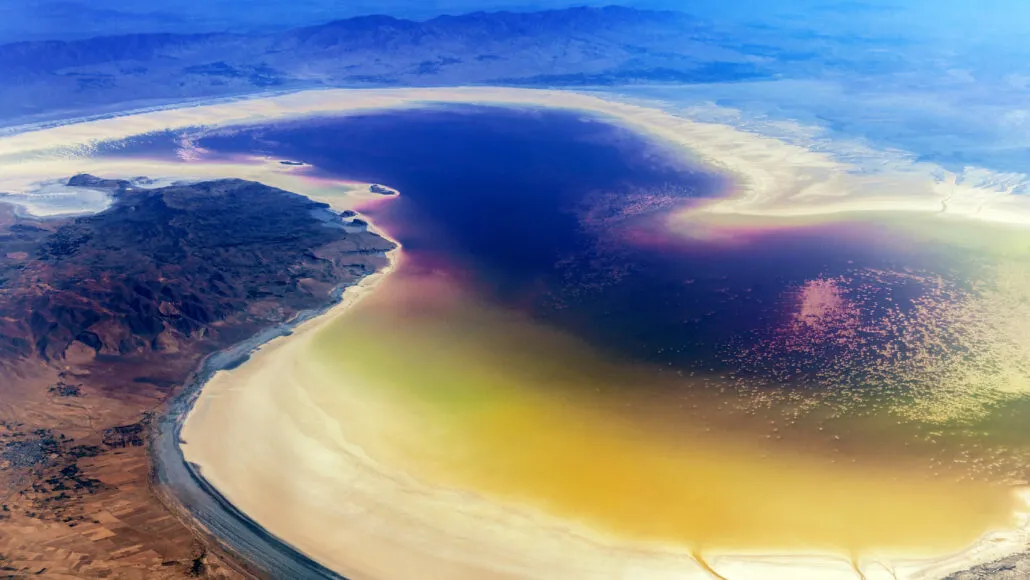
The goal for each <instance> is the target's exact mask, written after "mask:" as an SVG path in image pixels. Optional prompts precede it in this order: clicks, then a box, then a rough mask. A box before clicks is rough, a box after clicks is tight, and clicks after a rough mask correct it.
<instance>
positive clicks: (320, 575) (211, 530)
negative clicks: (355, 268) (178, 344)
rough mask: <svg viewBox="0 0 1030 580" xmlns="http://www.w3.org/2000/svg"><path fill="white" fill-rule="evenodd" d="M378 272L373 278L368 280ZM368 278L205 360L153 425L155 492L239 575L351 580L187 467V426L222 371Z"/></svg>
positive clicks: (319, 312) (151, 449)
mask: <svg viewBox="0 0 1030 580" xmlns="http://www.w3.org/2000/svg"><path fill="white" fill-rule="evenodd" d="M373 273H374V272H369V273H368V274H366V277H367V276H369V275H372V274H373ZM363 279H364V277H362V278H359V279H357V280H354V281H352V282H350V283H348V284H344V285H341V286H338V287H337V288H335V289H334V290H333V292H332V294H331V296H330V300H329V301H328V302H327V303H326V304H324V305H322V306H321V307H318V308H313V309H310V310H305V311H302V312H300V313H298V314H297V315H295V316H294V317H293V318H291V319H290V320H288V321H286V322H282V323H279V324H277V325H274V326H272V327H269V328H266V329H264V330H262V331H261V332H259V333H257V334H256V335H254V336H252V337H251V338H249V339H247V340H244V341H242V342H239V343H237V344H235V345H232V346H230V347H228V348H226V349H223V350H220V351H218V352H215V353H212V354H210V355H208V356H207V357H205V358H204V359H203V360H202V361H201V363H200V366H199V367H198V368H197V369H196V370H195V371H193V373H192V374H191V375H190V377H189V378H188V379H187V380H186V382H185V383H184V384H183V387H182V389H181V390H180V392H179V393H178V394H176V395H175V396H174V397H172V398H171V399H170V400H169V401H168V402H167V404H166V405H165V408H164V409H163V411H162V412H161V414H160V416H159V417H156V418H155V419H154V420H153V421H152V422H151V424H150V437H149V442H148V454H149V455H150V460H151V461H150V479H151V486H152V488H153V490H154V493H155V495H156V496H157V498H158V499H159V500H160V501H161V502H162V503H163V504H164V505H165V507H166V508H168V510H169V511H171V512H172V513H173V514H174V515H176V517H178V518H179V520H181V521H183V522H184V523H185V524H186V525H187V526H189V527H190V528H191V529H192V530H194V532H196V533H197V534H199V535H201V536H203V537H204V538H205V539H207V541H209V542H212V543H215V544H217V545H218V546H219V547H221V548H222V549H223V550H225V551H226V552H228V553H229V554H230V555H231V556H232V557H234V558H236V559H238V561H237V562H233V563H232V564H235V565H236V566H237V567H241V568H242V569H239V570H238V571H239V572H242V573H244V574H246V575H249V576H252V577H259V578H290V579H297V580H306V579H309V578H310V579H314V580H346V579H345V578H344V577H343V576H341V575H340V574H337V573H336V572H334V571H332V570H330V569H329V568H326V567H325V566H323V565H321V564H319V563H318V562H316V561H314V560H312V559H311V558H310V557H308V556H307V555H306V554H304V553H302V552H301V551H299V550H297V549H296V548H294V547H293V546H291V545H290V544H288V543H287V542H285V541H283V540H282V539H280V538H278V537H276V536H275V535H274V534H272V533H271V532H269V531H268V530H266V529H264V528H263V527H262V526H261V525H260V524H258V523H257V522H255V521H254V520H253V519H251V518H250V517H248V516H247V515H246V514H245V513H243V512H242V511H241V510H240V509H239V508H237V507H236V506H235V505H233V504H232V502H230V501H229V500H228V499H227V498H226V497H225V496H224V495H222V494H221V493H220V492H219V491H218V490H217V489H216V488H215V487H214V486H213V485H211V483H210V482H208V481H207V480H206V479H204V477H203V475H201V473H200V470H199V469H198V466H196V465H195V464H192V463H190V462H188V461H186V458H185V456H184V455H183V451H182V447H181V446H180V443H181V442H182V439H181V432H182V426H183V423H184V422H185V420H186V417H187V416H188V415H189V413H190V411H191V410H192V409H193V405H194V404H195V403H196V401H197V399H198V398H199V397H200V394H201V392H202V390H203V387H204V385H205V384H206V383H207V381H208V380H209V379H210V378H211V377H212V376H213V375H214V374H215V373H216V372H218V371H220V370H227V369H231V368H234V367H236V366H239V365H240V364H243V363H244V362H246V361H247V359H248V358H249V357H250V355H251V354H252V353H254V351H256V350H257V349H258V348H260V347H261V346H262V345H263V344H265V343H267V342H269V341H271V340H273V339H276V338H280V337H283V336H289V335H290V334H292V332H293V329H294V328H296V327H297V326H298V325H300V324H302V323H304V322H306V321H308V320H311V319H313V318H316V317H318V316H321V315H323V314H325V313H326V312H328V311H329V310H330V309H331V308H332V307H334V306H336V305H337V304H339V303H340V301H341V299H342V297H343V294H344V292H345V291H346V289H347V288H349V287H351V286H354V285H356V284H358V283H359V282H360V281H361V280H363Z"/></svg>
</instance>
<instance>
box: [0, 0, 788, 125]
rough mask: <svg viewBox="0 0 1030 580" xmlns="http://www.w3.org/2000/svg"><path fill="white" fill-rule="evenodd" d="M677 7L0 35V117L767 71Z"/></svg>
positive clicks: (733, 76)
mask: <svg viewBox="0 0 1030 580" xmlns="http://www.w3.org/2000/svg"><path fill="white" fill-rule="evenodd" d="M724 44H725V43H722V42H720V41H719V39H718V38H716V36H715V35H714V34H713V32H712V31H711V29H710V28H709V27H708V26H707V25H706V24H705V23H703V22H702V21H700V20H698V19H695V18H692V17H690V16H688V15H686V14H682V13H679V12H669V11H648V10H637V9H632V8H624V7H619V6H608V7H604V8H569V9H561V10H546V11H540V12H475V13H471V14H464V15H458V16H439V17H436V18H432V19H429V20H425V21H413V20H404V19H399V18H393V17H390V16H361V17H355V18H349V19H345V20H337V21H333V22H329V23H326V24H322V25H318V26H306V27H302V28H295V29H292V30H288V31H285V32H281V33H269V34H230V33H205V34H131V35H121V36H107V37H98V38H91V39H86V40H73V41H45V42H18V43H13V44H6V45H0V75H3V77H4V79H5V81H6V86H5V90H4V91H2V92H0V111H2V113H0V121H5V120H6V121H7V122H8V123H10V122H11V119H14V118H20V119H32V118H33V117H34V116H38V115H40V114H41V113H49V114H51V115H53V114H55V112H66V111H76V112H88V111H92V110H97V109H102V108H105V107H111V106H114V105H115V104H117V103H129V102H131V103H140V102H153V101H174V100H182V99H189V98H197V97H216V96H228V95H238V94H246V93H252V92H255V91H259V90H268V89H270V88H272V89H283V90H289V89H293V88H305V87H319V86H336V87H340V86H342V87H368V86H422V85H435V86H439V85H456V84H504V85H538V84H560V85H584V84H600V85H604V84H613V83H626V82H643V81H649V80H661V81H670V80H673V81H676V82H710V81H713V80H714V81H732V80H739V79H744V78H756V77H763V76H769V75H770V74H771V73H770V72H769V71H767V70H764V69H763V67H762V64H761V60H762V58H761V57H758V56H755V55H751V54H747V53H746V52H742V51H740V50H736V49H734V48H732V47H727V46H723V45H724Z"/></svg>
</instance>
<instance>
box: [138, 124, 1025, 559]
mask: <svg viewBox="0 0 1030 580" xmlns="http://www.w3.org/2000/svg"><path fill="white" fill-rule="evenodd" d="M160 139H162V140H165V141H163V142H165V143H173V142H175V139H174V138H170V137H168V136H162V137H161V138H160ZM196 143H197V144H198V145H199V146H200V147H201V148H202V149H203V150H204V151H205V155H207V156H208V157H209V158H211V159H217V158H218V157H220V156H230V155H234V154H248V155H253V154H256V155H265V156H269V157H271V158H274V159H283V160H291V161H301V162H304V163H306V164H308V165H310V166H311V167H310V168H308V169H309V171H310V173H309V174H310V175H311V176H312V177H333V178H340V179H350V180H358V181H365V182H372V183H382V184H385V185H387V186H389V187H392V188H395V189H397V190H398V191H400V192H401V195H400V196H399V197H398V198H395V199H394V198H384V199H382V200H379V201H376V202H372V203H369V204H368V205H367V206H366V207H364V208H363V209H362V211H363V213H365V214H366V215H368V216H369V217H370V218H371V219H372V220H373V221H374V222H375V223H376V224H377V225H378V226H379V227H381V228H383V229H384V230H385V231H387V232H389V234H390V235H391V236H393V237H395V238H396V239H398V240H399V241H400V242H401V243H402V245H403V246H404V249H405V254H404V259H403V261H402V262H401V264H400V267H399V269H398V271H397V272H396V273H395V274H393V275H392V276H391V277H390V278H389V279H388V280H387V281H386V282H385V283H384V284H383V286H382V287H381V288H380V289H379V290H377V291H376V293H375V295H374V296H372V297H371V298H370V299H368V300H367V301H365V302H363V303H362V304H361V305H360V306H359V307H358V308H357V309H356V310H355V311H354V312H353V313H352V314H349V315H348V316H347V317H346V318H345V319H343V320H341V321H340V322H339V324H337V325H336V326H335V327H334V328H332V329H330V330H329V331H327V332H325V333H324V336H323V337H322V338H321V340H320V341H319V344H318V348H316V349H314V352H312V353H311V358H310V359H309V360H305V361H302V363H301V364H304V365H308V366H309V367H310V368H312V369H316V370H317V371H318V372H314V373H313V374H311V375H310V376H318V377H324V380H322V381H313V382H312V384H310V385H307V386H306V389H307V390H308V395H309V396H310V397H311V399H312V400H313V401H315V402H316V403H317V404H318V405H319V407H320V408H322V409H324V410H325V412H326V413H327V414H328V415H329V416H332V415H333V413H334V411H333V410H334V409H340V408H343V406H347V408H348V409H350V411H349V412H353V409H354V408H355V406H359V407H360V406H362V405H365V406H367V409H368V412H369V414H383V413H388V414H390V415H391V416H393V417H395V418H396V420H394V421H390V422H388V423H383V424H382V425H379V426H378V428H376V429H366V430H360V429H357V428H356V427H355V428H352V429H350V431H349V437H351V438H352V439H354V440H355V441H356V442H358V443H359V444H360V445H361V446H362V447H363V448H365V449H367V450H369V452H370V453H371V454H373V455H374V456H376V457H379V458H381V459H383V460H384V461H389V462H394V463H396V464H399V465H403V466H406V468H410V469H411V470H412V471H413V472H414V473H417V474H419V475H420V476H422V477H425V478H427V479H429V480H431V481H434V482H438V483H440V484H442V485H446V486H450V487H456V488H459V489H467V490H471V491H475V492H477V493H482V494H486V495H488V496H495V497H497V498H499V499H500V500H503V501H510V502H514V503H517V504H524V505H531V506H534V507H536V508H539V509H542V510H544V511H546V512H548V513H552V514H555V515H558V516H561V517H566V518H570V519H574V520H576V521H580V522H583V523H584V524H586V525H588V526H591V527H594V528H596V529H598V530H602V531H603V532H605V533H609V534H613V535H616V536H625V537H628V538H634V539H639V540H658V541H666V542H674V543H678V544H682V545H687V546H690V547H691V548H692V549H714V550H719V549H723V550H736V551H755V550H757V551H762V550H782V551H827V550H828V551H834V552H841V553H847V554H851V555H856V554H864V553H866V552H869V553H895V552H898V553H906V554H926V555H932V554H939V553H943V552H946V551H949V550H956V549H959V548H961V547H963V546H965V545H967V544H969V543H972V542H973V541H975V540H976V539H977V538H978V537H979V536H980V535H981V534H982V533H983V532H985V531H986V530H988V529H991V528H994V527H1004V526H1006V525H1009V524H1011V520H1010V513H1011V511H1012V509H1013V507H1014V499H1013V496H1012V493H1011V489H1012V487H1013V486H1015V485H1019V484H1021V483H1022V482H1023V481H1024V479H1025V466H1026V465H1027V461H1028V457H1030V456H1028V452H1030V434H1024V429H1022V427H1021V425H1022V424H1024V423H1023V422H1022V418H1024V417H1026V416H1027V411H1026V409H1027V405H1026V397H1025V394H1024V393H1025V391H1026V390H1027V388H1028V387H1030V365H1028V362H1030V361H1028V356H1027V355H1028V354H1030V347H1028V345H1030V340H1028V336H1030V334H1028V332H1027V327H1026V324H1024V322H1023V321H1024V320H1030V310H1028V306H1027V304H1028V302H1030V301H1028V300H1027V298H1028V296H1027V291H1026V290H1024V288H1028V287H1030V284H1024V282H1030V279H1027V278H1028V275H1027V274H1025V272H1026V271H1027V268H1026V266H1027V260H1026V256H1025V248H1026V247H1027V244H1023V245H1022V246H1020V247H1022V248H1023V250H1020V251H1019V252H1016V253H1015V254H1013V253H1011V252H1009V253H1004V252H995V251H993V250H992V249H991V248H986V249H985V248H983V247H979V246H978V247H975V248H974V247H971V246H970V245H968V244H964V243H963V242H962V240H957V241H956V240H952V239H951V238H949V235H950V233H949V231H950V230H948V227H947V226H946V225H941V224H938V223H937V222H934V221H933V220H932V219H930V218H912V219H908V218H906V219H905V220H899V219H898V218H894V217H892V218H887V217H883V216H864V217H856V218H851V219H848V220H842V219H838V220H836V221H832V222H831V221H829V220H823V221H822V222H819V221H808V222H799V221H794V222H786V221H781V222H772V221H769V220H767V221H766V222H763V221H762V220H748V221H743V220H740V221H733V220H727V221H726V222H719V223H715V222H712V223H708V222H706V221H705V220H700V221H697V220H695V221H691V220H687V221H675V220H673V221H670V216H674V215H677V214H678V213H680V212H683V211H687V210H689V209H690V208H692V207H696V206H698V205H699V204H703V203H704V201H705V200H706V199H708V198H712V197H715V196H719V195H724V194H725V191H726V188H727V182H726V181H725V180H724V179H723V178H721V177H719V176H718V175H715V174H713V173H709V172H706V171H704V170H702V169H700V168H697V167H692V166H691V165H690V164H689V163H687V162H686V161H685V160H684V159H683V158H682V157H680V156H678V155H677V154H676V153H675V152H674V151H673V150H671V149H668V148H666V147H665V146H664V145H663V144H661V143H656V142H652V141H648V140H646V139H644V138H642V137H639V136H636V135H633V134H631V133H629V132H627V131H625V130H623V129H620V128H617V127H615V126H612V125H610V124H607V123H605V122H603V121H602V120H599V119H594V118H589V117H581V116H577V115H574V114H571V113H564V112H544V111H539V110H512V109H497V108H488V107H481V108H470V107H465V108H444V107H438V108H432V109H418V110H411V111H399V112H398V111H395V112H389V113H375V114H366V115H357V116H348V117H340V118H332V119H316V120H305V121H297V122H291V123H284V124H279V125H275V126H263V127H252V128H245V129H241V130H234V131H231V132H227V131H222V132H218V133H213V134H209V135H205V136H202V137H201V138H199V139H197V140H196ZM136 145H137V146H139V147H141V148H144V149H145V150H146V152H147V154H154V151H157V150H160V149H161V148H162V145H161V143H157V142H151V143H149V144H145V143H137V144H136ZM144 149H140V150H141V151H142V150H144ZM127 151H128V153H131V152H132V147H130V148H129V149H128V150H127ZM917 222H918V223H917ZM927 232H930V233H927ZM1015 235H1016V236H1017V237H1018V235H1019V234H1015ZM974 237H975V236H974ZM942 240H944V241H942ZM1017 241H1018V240H1017ZM1019 243H1020V244H1022V243H1023V242H1022V241H1020V242H1019ZM999 244H1000V242H999ZM1017 245H1019V244H1017ZM359 379H360V380H359ZM316 383H317V384H316ZM361 408H364V407H361ZM341 428H342V429H345V430H347V429H348V427H347V426H341Z"/></svg>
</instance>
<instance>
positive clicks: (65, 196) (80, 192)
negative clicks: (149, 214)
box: [0, 182, 114, 218]
mask: <svg viewBox="0 0 1030 580" xmlns="http://www.w3.org/2000/svg"><path fill="white" fill-rule="evenodd" d="M113 201H114V199H113V198H112V197H111V194H110V193H108V192H107V191H105V190H102V189H91V188H87V187H69V186H68V185H65V184H64V183H63V182H50V183H41V184H39V185H38V186H37V187H35V188H33V189H27V190H23V191H21V192H17V193H0V202H2V203H9V204H11V205H13V206H15V207H16V208H17V211H18V212H19V213H23V214H26V215H29V216H32V217H38V218H45V217H68V216H74V215H83V214H93V213H97V212H101V211H103V210H105V209H107V208H109V207H111V204H112V203H113Z"/></svg>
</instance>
